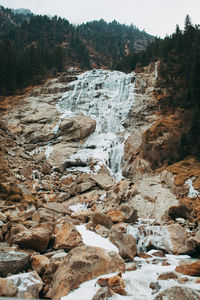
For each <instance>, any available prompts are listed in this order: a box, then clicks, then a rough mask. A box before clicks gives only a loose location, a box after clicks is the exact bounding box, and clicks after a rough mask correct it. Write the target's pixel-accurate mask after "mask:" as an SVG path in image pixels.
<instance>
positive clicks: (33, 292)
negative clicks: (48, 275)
mask: <svg viewBox="0 0 200 300" xmlns="http://www.w3.org/2000/svg"><path fill="white" fill-rule="evenodd" d="M8 279H11V280H12V281H14V283H15V284H16V286H17V287H18V293H17V295H16V297H17V298H35V299H36V298H38V297H39V292H40V291H41V289H42V286H43V282H42V280H41V278H40V277H39V275H38V274H37V273H36V272H35V271H33V272H29V273H23V274H18V275H13V276H9V277H8Z"/></svg>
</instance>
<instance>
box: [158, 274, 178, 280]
mask: <svg viewBox="0 0 200 300" xmlns="http://www.w3.org/2000/svg"><path fill="white" fill-rule="evenodd" d="M157 279H158V280H168V279H178V276H177V274H176V273H174V272H165V273H162V274H160V275H159V276H158V278H157Z"/></svg>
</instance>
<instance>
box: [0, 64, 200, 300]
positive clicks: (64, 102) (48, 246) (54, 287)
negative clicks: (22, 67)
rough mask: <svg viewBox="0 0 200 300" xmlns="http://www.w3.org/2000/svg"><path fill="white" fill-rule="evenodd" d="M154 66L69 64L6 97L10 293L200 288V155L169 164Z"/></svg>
mask: <svg viewBox="0 0 200 300" xmlns="http://www.w3.org/2000/svg"><path fill="white" fill-rule="evenodd" d="M158 69H159V63H157V64H156V65H155V64H152V65H150V66H149V67H148V68H145V69H143V70H141V72H138V73H131V74H128V75H126V74H124V73H121V72H115V71H112V72H111V71H105V70H93V71H88V72H86V73H83V74H79V73H78V72H77V71H76V70H69V71H68V72H66V73H63V74H62V75H61V76H60V77H59V78H56V79H53V80H50V81H47V82H46V83H45V84H44V85H42V86H39V87H36V88H32V89H30V90H27V91H26V93H25V94H24V95H21V96H18V97H13V98H5V99H4V101H2V103H1V122H0V136H1V146H0V151H1V156H0V170H1V174H0V176H1V177H0V179H1V183H0V209H1V210H0V225H1V230H0V240H1V243H0V274H1V275H0V276H1V277H2V278H1V279H0V294H1V295H2V296H11V297H12V296H15V297H16V296H17V297H24V298H28V297H33V298H37V297H39V296H40V297H48V298H51V299H60V298H61V297H64V296H65V298H66V299H67V300H69V299H79V298H80V299H105V298H106V297H113V299H116V298H115V297H118V298H123V297H126V299H127V298H128V299H132V297H133V295H134V297H136V298H135V299H143V300H144V299H148V300H149V299H154V298H155V299H164V298H162V297H165V296H166V295H168V297H172V296H171V295H176V293H180V295H184V297H182V296H180V297H182V299H189V297H190V299H191V297H192V296H193V297H196V298H194V299H199V298H198V297H199V292H198V291H195V290H199V285H198V284H199V276H200V267H199V260H198V259H197V255H198V251H199V247H200V236H199V235H200V234H199V230H200V229H199V228H198V221H199V207H200V204H199V198H198V195H199V178H200V177H199V167H198V166H199V165H198V162H196V161H195V159H192V158H188V159H187V160H185V161H181V162H179V163H175V164H172V165H167V164H166V165H165V164H163V160H165V156H167V155H170V153H168V152H169V151H170V149H171V145H172V143H171V136H173V130H172V131H170V129H171V128H173V126H172V120H174V119H173V118H174V116H171V115H170V113H169V114H168V115H167V116H163V115H161V113H160V107H159V105H160V102H159V99H160V96H161V95H162V94H163V93H164V91H163V90H161V89H160V88H159V75H158ZM176 120H177V119H175V124H176V123H178V121H177V122H176ZM163 124H164V125H165V126H164V125H163ZM177 127H178V126H177ZM163 128H164V130H163ZM166 128H167V129H166ZM175 128H176V127H175ZM159 130H160V131H159ZM174 131H175V130H174ZM160 132H161V133H160ZM170 134H171V136H170ZM152 137H153V138H152ZM160 153H162V155H163V157H164V158H163V157H162V158H160ZM155 161H157V165H155V163H154V162H155ZM161 166H162V168H160V167H161ZM158 167H159V169H158ZM152 249H154V250H152ZM188 254H192V255H193V256H194V257H196V259H195V260H194V262H192V261H191V260H190V257H189V256H188ZM175 255H176V256H175ZM177 255H183V256H177ZM179 263H180V266H178V265H179ZM13 266H15V268H13ZM116 272H117V274H118V275H116ZM119 272H123V274H122V273H119ZM124 272H125V273H124ZM113 273H114V274H113ZM105 274H109V275H107V276H108V277H106V278H101V279H98V281H97V279H96V278H97V277H99V276H102V275H104V277H105V276H106V275H105ZM194 276H196V277H194ZM96 281H97V284H96ZM84 282H85V283H84ZM77 287H79V288H78V289H77ZM164 290H165V291H164ZM86 291H87V292H86ZM95 293H96V295H95ZM116 294H118V296H117V295H116ZM125 295H126V296H125ZM84 297H85V298H84ZM118 298H117V299H118ZM169 299H170V298H169Z"/></svg>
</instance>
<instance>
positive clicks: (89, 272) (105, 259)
mask: <svg viewBox="0 0 200 300" xmlns="http://www.w3.org/2000/svg"><path fill="white" fill-rule="evenodd" d="M124 270H125V264H124V262H123V259H122V258H121V257H120V256H119V254H117V253H115V252H109V251H106V250H103V249H101V248H98V247H89V246H83V247H77V248H74V249H72V250H71V251H70V252H69V254H68V255H67V256H66V258H65V259H64V260H63V261H62V263H61V264H60V265H59V267H58V269H57V271H56V273H55V275H54V277H53V282H52V287H51V288H50V290H49V292H48V293H47V295H46V296H47V297H50V298H53V299H55V300H57V299H60V297H62V296H65V295H67V294H68V293H69V292H70V291H71V290H74V289H75V288H77V287H78V286H79V285H80V284H81V283H83V282H85V281H88V280H91V279H93V278H95V277H98V276H100V275H103V274H106V273H112V272H116V271H122V272H123V271H124Z"/></svg>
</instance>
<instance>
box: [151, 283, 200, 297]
mask: <svg viewBox="0 0 200 300" xmlns="http://www.w3.org/2000/svg"><path fill="white" fill-rule="evenodd" d="M174 299H184V300H199V299H200V292H199V291H197V290H193V289H190V288H184V287H180V286H174V287H171V288H169V289H166V290H165V291H164V292H161V293H159V294H158V295H157V296H156V297H155V300H174Z"/></svg>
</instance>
